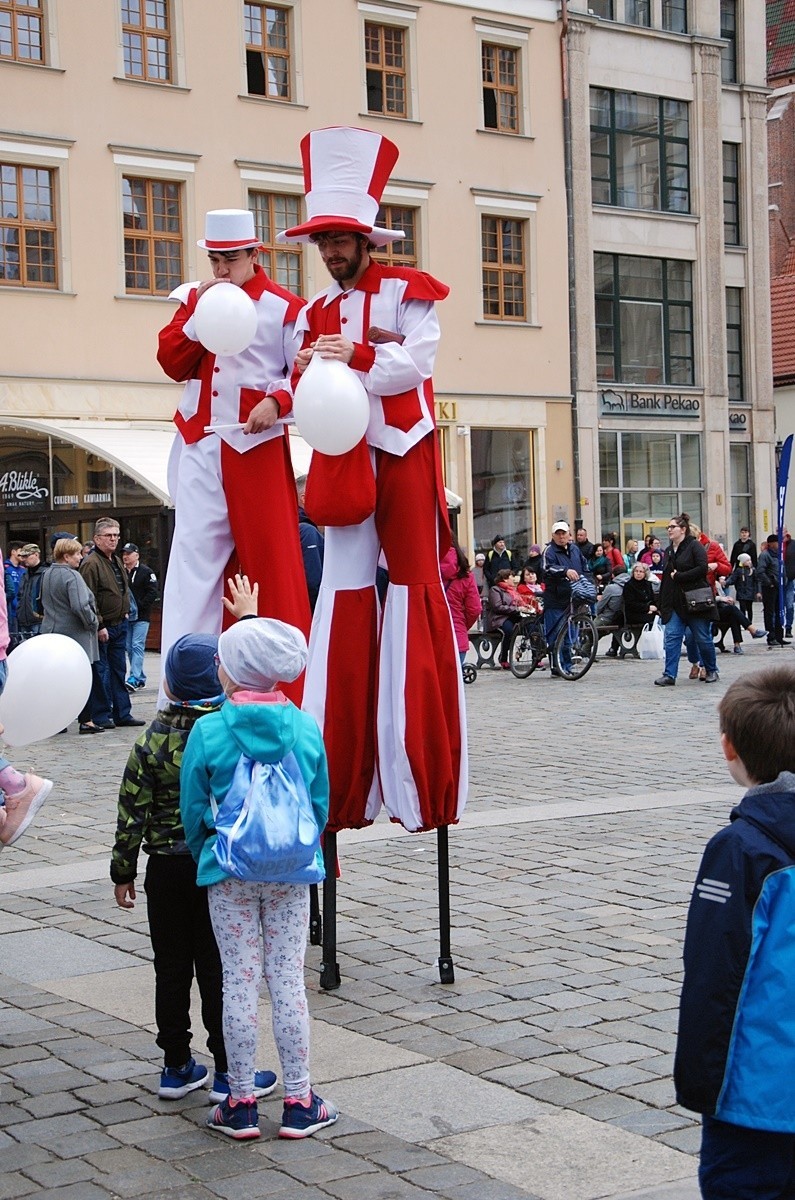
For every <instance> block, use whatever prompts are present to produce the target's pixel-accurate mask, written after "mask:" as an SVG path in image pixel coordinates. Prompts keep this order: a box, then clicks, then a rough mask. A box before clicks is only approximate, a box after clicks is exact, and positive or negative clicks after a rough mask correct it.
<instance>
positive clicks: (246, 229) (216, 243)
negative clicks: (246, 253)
mask: <svg viewBox="0 0 795 1200" xmlns="http://www.w3.org/2000/svg"><path fill="white" fill-rule="evenodd" d="M260 244H261V243H260V240H259V238H258V237H257V235H256V233H255V232H254V214H253V212H249V210H248V209H247V208H214V209H212V210H211V211H210V212H208V213H207V216H206V217H205V218H204V237H203V238H202V240H201V241H200V242H197V243H196V245H197V246H201V248H202V250H219V251H222V252H224V251H227V250H250V249H252V248H253V247H254V246H259V245H260Z"/></svg>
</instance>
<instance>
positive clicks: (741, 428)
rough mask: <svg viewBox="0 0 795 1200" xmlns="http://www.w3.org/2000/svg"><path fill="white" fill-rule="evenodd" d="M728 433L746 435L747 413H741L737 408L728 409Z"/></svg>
mask: <svg viewBox="0 0 795 1200" xmlns="http://www.w3.org/2000/svg"><path fill="white" fill-rule="evenodd" d="M729 432H730V433H747V432H748V413H747V412H743V411H742V409H739V408H734V409H732V408H730V409H729Z"/></svg>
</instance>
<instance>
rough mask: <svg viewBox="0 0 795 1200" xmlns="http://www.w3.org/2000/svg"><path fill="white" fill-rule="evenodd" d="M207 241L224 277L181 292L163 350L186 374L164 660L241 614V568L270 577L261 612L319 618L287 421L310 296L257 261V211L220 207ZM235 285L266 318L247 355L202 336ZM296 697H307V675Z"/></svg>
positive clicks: (168, 363) (301, 621)
mask: <svg viewBox="0 0 795 1200" xmlns="http://www.w3.org/2000/svg"><path fill="white" fill-rule="evenodd" d="M198 245H199V246H200V247H201V248H202V249H204V250H206V251H207V256H208V258H209V260H210V266H211V268H212V272H213V279H210V280H207V281H205V282H204V283H184V284H181V285H180V287H178V288H176V290H175V291H173V292H172V293H171V297H170V298H171V299H173V300H177V301H179V308H178V310H177V312H176V314H175V316H174V317H173V318H172V320H171V321H170V322H169V323H168V325H166V327H165V329H163V330H161V333H160V342H159V349H158V355H157V358H158V362H159V363H160V365H161V366H162V368H163V370H164V371H165V372H166V374H167V375H170V376H171V378H172V379H175V380H178V381H184V382H185V391H184V394H183V398H182V402H181V403H180V405H179V408H178V410H177V412H176V414H175V417H174V421H175V424H176V426H177V429H178V431H179V433H178V435H177V437H176V439H175V442H174V449H173V451H172V456H171V459H170V461H169V491H170V493H171V497H172V499H173V501H174V505H175V509H176V525H175V529H174V540H173V542H172V544H171V553H170V557H169V563H168V574H167V576H166V583H165V591H164V596H163V634H162V653H163V661H164V662H165V655H166V653H167V652H168V649H169V647H170V646H171V645H172V644H173V642H175V641H176V640H177V638H179V637H181V636H182V635H183V634H186V633H210V634H218V633H220V632H221V628H222V622H224V621H225V623H226V624H228V623H229V619H228V618H225V617H224V608H223V606H222V603H221V598H222V595H223V591H224V581H225V579H226V578H227V576H229V575H230V574H233V573H234V571H237V570H239V571H241V572H242V573H244V574H246V575H248V577H249V578H250V579H251V580H252V581H256V582H257V583H258V584H259V614H260V616H270V617H277V618H279V619H280V620H284V621H287V622H288V623H289V624H291V625H295V626H297V627H298V628H299V629H301V630H302V631H303V632H304V633H308V631H309V622H310V612H309V601H308V597H307V591H306V584H305V582H304V574H303V566H302V559H301V546H300V543H299V539H298V507H297V503H296V495H295V484H294V482H293V471H292V466H291V462H290V449H289V444H288V437H287V434H286V430H285V426H284V424H283V423H282V422H281V421H280V418H283V417H285V416H286V415H287V414H288V413H289V412H290V410H291V408H292V392H291V387H290V378H289V377H290V372H291V370H292V366H293V360H294V358H295V352H296V350H297V348H298V346H299V345H300V340H301V337H302V333H298V332H297V331H296V320H297V318H298V315H299V313H300V311H301V308H302V306H303V303H304V302H303V300H301V299H300V298H299V297H298V296H294V295H293V294H292V292H288V291H286V290H285V289H284V288H282V287H280V286H279V285H278V284H276V283H274V282H273V281H272V280H271V279H269V278H268V276H267V275H266V274H265V272H264V271H263V269H262V267H261V266H260V265H259V263H258V262H257V254H258V252H259V249H260V241H259V239H258V237H257V236H256V233H255V229H254V215H253V213H251V212H248V211H247V210H245V209H235V208H232V209H217V210H214V211H212V212H208V213H207V217H206V223H205V237H204V238H203V239H202V240H201V241H200V242H199V243H198ZM230 284H231V285H234V286H237V287H239V288H242V290H243V291H244V292H245V293H246V294H247V295H248V296H249V298H250V299H251V300H252V301H253V303H254V305H255V308H256V311H257V329H256V333H255V335H254V339H253V341H252V342H251V344H250V345H249V346H248V347H247V348H246V349H245V350H241V351H240V353H239V354H233V355H224V356H221V355H215V354H213V353H211V352H210V351H209V350H207V349H205V347H204V346H203V345H202V344H201V342H200V341H199V340H198V334H197V333H196V328H195V324H194V319H193V314H194V311H195V309H196V304H197V302H198V300H199V299H200V298H201V296H203V295H204V293H205V292H206V291H207V290H208V289H209V288H211V287H218V286H221V285H225V286H229V285H230ZM213 426H217V427H218V428H217V431H214V430H213V428H212V427H213ZM208 430H209V432H208ZM291 696H292V698H293V699H294V700H299V701H300V683H299V684H296V685H293V686H292V689H291Z"/></svg>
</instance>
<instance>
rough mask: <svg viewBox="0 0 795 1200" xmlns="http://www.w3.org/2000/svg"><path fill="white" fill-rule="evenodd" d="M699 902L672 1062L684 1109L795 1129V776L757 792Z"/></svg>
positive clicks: (720, 836) (700, 884)
mask: <svg viewBox="0 0 795 1200" xmlns="http://www.w3.org/2000/svg"><path fill="white" fill-rule="evenodd" d="M731 821H732V823H731V825H729V826H728V827H727V828H725V829H722V830H721V831H720V833H717V834H716V835H715V837H713V838H712V840H711V841H710V842H709V844H708V845H707V848H706V850H705V852H704V857H703V859H702V862H701V867H700V870H699V873H698V878H697V881H696V887H695V891H694V892H693V897H692V900H691V902H690V911H689V914H688V918H687V932H686V935H685V949H684V962H685V978H684V983H683V986H682V998H681V1004H680V1010H679V1037H678V1042H677V1048H676V1060H675V1063H674V1081H675V1084H676V1095H677V1100H678V1101H679V1103H680V1104H682V1105H684V1107H685V1108H689V1109H693V1110H694V1111H695V1112H700V1113H707V1114H709V1115H711V1116H714V1117H716V1118H717V1119H718V1120H720V1121H726V1122H728V1123H729V1124H732V1125H741V1126H744V1127H746V1128H749V1129H763V1130H767V1131H770V1132H776V1133H795V775H793V774H790V773H789V772H782V773H781V774H780V775H779V777H778V779H776V780H775V781H774V782H773V783H768V784H762V785H760V786H759V787H755V788H752V789H751V790H750V791H748V792H747V793H746V794H745V796H744V797H743V799H742V800H741V802H740V803H739V804H738V805H737V807H736V808H735V809H734V811H733V812H732V814H731Z"/></svg>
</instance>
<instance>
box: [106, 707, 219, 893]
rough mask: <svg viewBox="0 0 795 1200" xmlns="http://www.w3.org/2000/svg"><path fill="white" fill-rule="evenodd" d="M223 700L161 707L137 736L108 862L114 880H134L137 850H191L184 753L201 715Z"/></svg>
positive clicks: (157, 852)
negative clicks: (184, 814)
mask: <svg viewBox="0 0 795 1200" xmlns="http://www.w3.org/2000/svg"><path fill="white" fill-rule="evenodd" d="M220 707H221V705H220V703H215V704H214V703H208V704H207V705H206V706H203V707H193V708H188V707H176V706H170V707H168V708H164V709H161V710H160V711H159V712H158V713H157V715H156V716H155V719H154V720H153V721H152V723H151V725H150V726H149V728H148V729H146V730H145V732H144V733H142V734H141V736H140V737H139V738H138V740H137V741H136V743H135V745H134V746H133V748H132V750H131V751H130V757H129V759H128V760H127V766H126V767H125V768H124V775H123V777H122V781H121V787H120V789H119V811H118V818H117V822H116V844H115V845H114V847H113V853H112V855H111V862H110V877H111V879H112V880H113V882H114V883H130V882H131V881H132V880H133V879H135V877H136V874H137V865H138V852H139V851H140V849H141V844H142V843H143V848H144V853H145V854H190V851H189V850H188V847H187V845H186V844H185V832H184V830H183V828H182V821H181V818H180V813H179V773H180V768H181V766H182V755H183V753H184V750H185V745H186V743H187V741H188V734H189V733H190V731H191V729H192V728H193V726H194V725H195V724H196V722H197V720H198V719H199V718H200V717H202V716H204V715H205V714H206V713H211V712H218V710H219V708H220Z"/></svg>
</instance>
